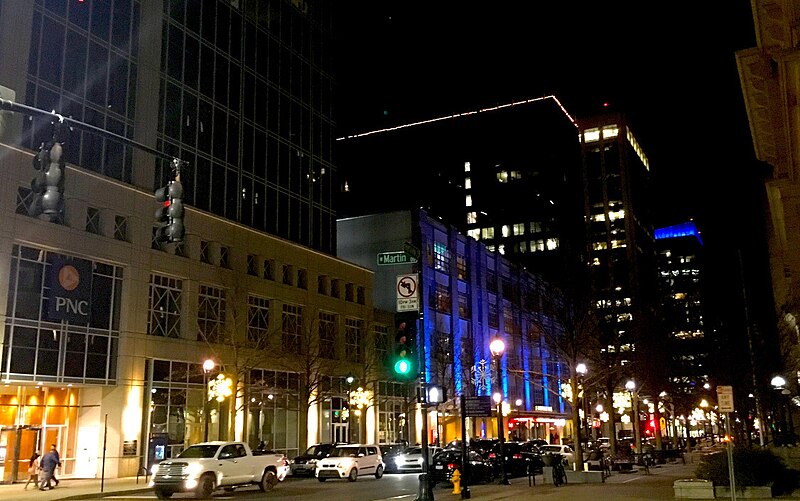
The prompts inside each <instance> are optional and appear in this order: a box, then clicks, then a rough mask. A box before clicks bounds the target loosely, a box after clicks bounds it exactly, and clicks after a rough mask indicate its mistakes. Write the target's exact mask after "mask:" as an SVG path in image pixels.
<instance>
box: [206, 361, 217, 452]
mask: <svg viewBox="0 0 800 501" xmlns="http://www.w3.org/2000/svg"><path fill="white" fill-rule="evenodd" d="M216 365H217V364H215V363H214V361H213V360H211V359H210V358H209V359H206V360H205V361H204V362H203V393H204V395H203V442H208V421H209V419H208V412H209V410H208V402H209V401H210V400H211V398H209V396H208V375H209V374H211V371H213V370H214V367H216Z"/></svg>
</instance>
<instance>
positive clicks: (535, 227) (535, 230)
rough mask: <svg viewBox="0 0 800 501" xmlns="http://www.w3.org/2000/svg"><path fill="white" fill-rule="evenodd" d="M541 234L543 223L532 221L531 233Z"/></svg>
mask: <svg viewBox="0 0 800 501" xmlns="http://www.w3.org/2000/svg"><path fill="white" fill-rule="evenodd" d="M541 232H542V223H537V222H536V221H531V233H541Z"/></svg>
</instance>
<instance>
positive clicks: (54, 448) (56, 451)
mask: <svg viewBox="0 0 800 501" xmlns="http://www.w3.org/2000/svg"><path fill="white" fill-rule="evenodd" d="M50 452H52V453H53V454H55V455H56V461H58V465H56V468H60V467H61V456H60V455H59V454H58V449H56V444H51V445H50ZM53 482H55V483H56V487H58V484H59V481H58V479H57V478H56V470H53Z"/></svg>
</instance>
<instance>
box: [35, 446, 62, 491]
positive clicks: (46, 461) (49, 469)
mask: <svg viewBox="0 0 800 501" xmlns="http://www.w3.org/2000/svg"><path fill="white" fill-rule="evenodd" d="M39 465H40V466H41V468H42V470H41V471H42V474H41V477H42V478H41V479H40V480H39V490H40V491H44V490H47V489H54V488H55V487H53V486H52V485H50V481H51V480H52V479H53V473H54V472H55V471H56V466H58V456H57V455H56V453H55V452H54V451H53V450H52V449H51V450H50V452H48V453H47V454H45V455H44V456H42V460H41V462H40V463H39Z"/></svg>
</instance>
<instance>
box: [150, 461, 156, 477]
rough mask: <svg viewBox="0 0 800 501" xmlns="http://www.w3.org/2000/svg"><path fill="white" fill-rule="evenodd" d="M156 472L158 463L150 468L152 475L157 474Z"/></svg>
mask: <svg viewBox="0 0 800 501" xmlns="http://www.w3.org/2000/svg"><path fill="white" fill-rule="evenodd" d="M156 473H158V465H157V464H154V465H153V466H152V467H151V468H150V474H151V475H153V476H155V474H156Z"/></svg>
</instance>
